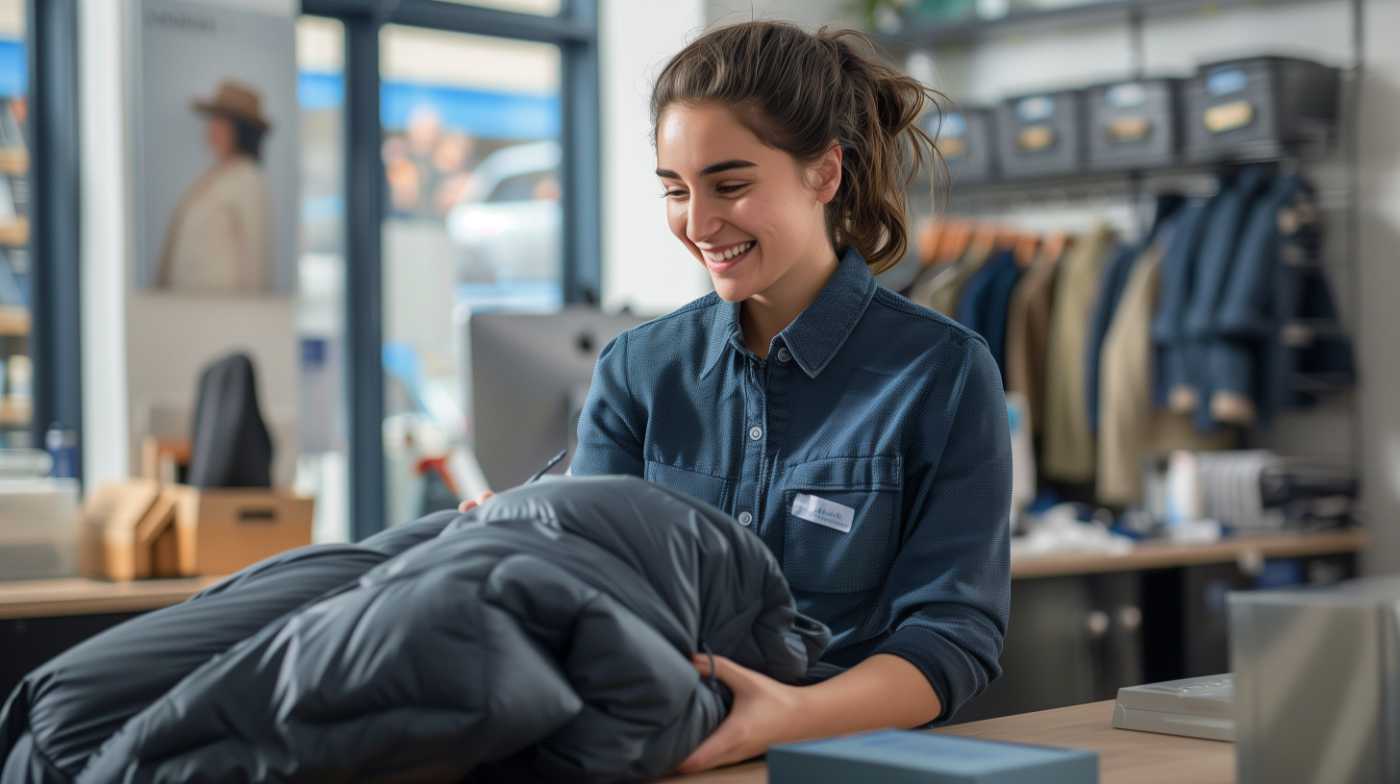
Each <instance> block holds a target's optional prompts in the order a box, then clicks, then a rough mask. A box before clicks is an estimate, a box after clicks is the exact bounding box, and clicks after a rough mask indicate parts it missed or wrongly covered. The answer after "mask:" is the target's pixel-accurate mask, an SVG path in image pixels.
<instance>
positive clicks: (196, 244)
mask: <svg viewBox="0 0 1400 784" xmlns="http://www.w3.org/2000/svg"><path fill="white" fill-rule="evenodd" d="M133 5H134V6H135V8H136V9H137V10H136V17H135V19H134V20H133V22H134V25H135V30H134V31H133V40H134V42H135V45H134V47H133V50H132V51H133V53H134V54H133V57H134V60H135V62H134V63H133V68H134V70H135V77H134V78H133V79H132V80H131V84H132V93H133V95H132V106H133V112H132V115H133V118H132V119H133V123H132V125H133V141H134V146H135V155H134V157H133V160H134V163H133V165H134V170H133V177H132V181H133V183H134V190H135V194H134V196H135V199H134V204H135V210H136V220H135V226H136V253H137V255H136V260H137V261H136V264H135V265H134V266H135V275H136V281H135V285H136V287H137V288H141V289H150V290H154V291H161V292H172V293H175V292H178V293H181V294H195V295H215V296H234V297H258V296H273V295H280V296H289V295H291V294H292V293H293V292H294V290H295V281H296V269H297V253H298V251H297V248H298V220H297V218H298V214H299V212H300V206H301V204H300V201H301V200H300V187H299V185H300V182H299V167H300V158H299V153H298V143H297V141H298V140H297V126H298V108H297V92H296V90H297V71H296V29H295V21H294V19H293V17H290V16H287V15H279V14H265V13H257V12H251V11H246V10H240V9H237V8H234V7H229V6H219V5H211V4H207V3H197V2H188V1H187V0H140V1H139V2H137V3H134V4H133Z"/></svg>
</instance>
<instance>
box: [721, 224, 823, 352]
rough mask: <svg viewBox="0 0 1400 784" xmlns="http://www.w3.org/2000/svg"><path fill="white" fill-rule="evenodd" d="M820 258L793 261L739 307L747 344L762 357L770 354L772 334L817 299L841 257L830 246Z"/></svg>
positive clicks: (785, 326)
mask: <svg viewBox="0 0 1400 784" xmlns="http://www.w3.org/2000/svg"><path fill="white" fill-rule="evenodd" d="M824 250H825V253H824V255H823V257H822V258H821V260H820V261H816V262H802V263H799V264H796V265H794V267H793V268H792V269H790V270H788V272H787V274H786V275H784V276H783V277H781V278H779V279H778V281H777V282H776V283H774V284H773V285H772V286H769V287H768V288H767V289H766V290H765V291H763V293H761V294H755V295H753V296H752V297H749V298H748V299H746V300H744V302H743V304H742V305H741V306H740V308H739V314H740V315H739V318H740V324H741V325H742V326H743V328H744V344H745V345H746V346H748V348H749V350H750V351H752V352H753V353H755V354H757V355H758V356H759V357H760V358H763V359H766V358H767V357H768V348H769V346H770V345H772V343H773V338H774V336H776V335H777V334H778V333H779V332H782V331H783V330H784V329H785V328H787V325H789V324H791V323H792V322H793V321H794V320H795V319H796V318H797V317H798V316H800V315H802V311H804V310H806V309H807V306H809V305H811V304H812V303H813V302H814V301H816V299H817V295H818V294H820V293H821V290H822V289H823V288H824V287H825V286H826V283H827V281H828V280H831V276H832V274H833V273H835V272H836V265H837V263H838V259H837V258H836V253H835V251H833V250H832V249H831V248H830V246H828V247H826V248H825V249H824Z"/></svg>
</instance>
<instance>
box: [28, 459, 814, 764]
mask: <svg viewBox="0 0 1400 784" xmlns="http://www.w3.org/2000/svg"><path fill="white" fill-rule="evenodd" d="M828 639H829V634H828V632H827V630H826V628H825V627H824V626H822V625H821V624H819V623H817V622H816V621H813V620H811V619H808V618H806V617H804V616H801V615H799V614H798V613H797V611H796V609H795V607H794V604H793V600H792V596H791V594H790V593H789V591H788V587H787V583H786V582H785V581H784V579H783V576H782V573H781V571H780V570H779V566H778V564H777V563H776V561H775V560H774V559H773V557H772V556H771V555H770V553H769V552H768V550H767V548H766V547H765V546H764V544H763V543H762V542H761V541H760V540H759V539H758V538H757V537H756V536H754V535H753V534H752V533H751V532H750V531H748V530H747V529H745V528H743V527H741V526H739V525H737V524H735V523H734V522H733V521H732V520H731V519H730V518H728V517H727V516H725V515H724V514H723V513H721V512H719V511H718V510H716V509H714V508H712V507H710V506H708V505H706V504H703V503H700V502H697V501H695V500H692V499H690V498H688V497H686V496H683V495H679V494H677V493H674V492H672V491H669V490H666V489H664V488H661V487H659V486H656V485H653V484H650V483H648V482H645V481H643V480H641V479H637V478H634V477H588V478H561V479H555V480H545V481H542V482H539V483H536V484H533V485H529V486H525V487H520V488H516V489H515V490H511V491H509V492H506V493H502V494H501V495H499V496H497V497H496V498H494V499H492V500H491V501H490V502H489V503H487V504H485V505H484V506H482V507H479V508H478V509H476V510H473V511H472V512H469V513H467V514H463V515H459V514H456V513H441V514H437V515H432V516H430V517H427V518H424V519H423V520H421V521H418V522H416V523H411V524H409V525H406V526H400V527H398V528H394V529H391V530H390V531H387V532H385V533H383V534H380V535H378V536H375V537H372V538H370V539H368V540H366V541H365V542H363V543H361V544H359V545H325V546H315V547H309V548H303V549H301V550H297V551H292V552H290V553H287V554H284V555H282V556H278V557H276V558H273V559H269V560H268V561H265V562H263V563H261V564H258V565H256V566H253V567H250V568H249V569H247V570H245V571H243V572H241V573H239V574H237V575H234V576H233V577H231V578H229V579H228V580H226V581H224V582H222V583H220V584H219V585H217V586H215V587H213V588H211V589H209V590H208V591H205V592H204V593H203V594H201V595H199V596H197V597H195V598H194V599H191V600H190V601H189V602H186V603H184V604H181V605H177V606H175V607H171V608H167V609H165V610H161V611H159V612H155V613H151V614H149V615H145V616H142V617H140V618H137V619H135V620H133V621H130V622H128V623H126V624H123V625H122V626H118V627H116V628H114V629H112V630H110V631H108V632H106V633H104V634H103V635H100V636H98V637H95V638H93V639H91V640H89V641H87V642H85V643H83V644H82V645H79V646H77V647H76V648H74V649H72V650H70V651H68V652H66V653H64V654H63V655H62V656H59V657H57V658H56V659H54V660H53V661H51V662H49V663H48V664H46V665H44V666H43V667H41V668H39V669H38V670H36V671H34V672H33V673H31V674H30V675H29V676H27V677H26V678H25V680H24V681H23V683H21V685H20V686H19V687H18V688H17V689H16V691H15V693H14V694H12V695H11V697H10V699H9V701H8V703H7V704H6V705H5V707H4V709H3V711H0V749H3V751H4V753H3V754H0V759H5V760H6V763H5V767H4V773H3V775H0V781H3V782H5V784H9V782H20V781H24V782H30V781H74V780H76V781H80V782H106V781H133V782H134V781H181V782H184V781H241V780H303V781H350V780H354V781H370V780H385V779H395V780H403V779H411V780H425V779H428V780H442V781H460V780H463V779H466V780H470V781H477V780H485V779H500V780H511V781H519V780H531V779H533V780H558V779H575V780H577V779H588V780H618V779H635V778H644V777H651V776H657V775H661V774H664V773H666V772H668V771H670V770H671V769H673V768H674V767H675V766H676V765H677V764H678V763H679V762H680V761H681V760H683V759H684V758H685V757H686V756H687V755H688V754H689V753H690V752H691V751H692V750H693V749H694V748H695V747H696V746H697V745H699V743H700V741H701V740H703V739H704V737H705V736H706V735H708V734H709V733H710V732H711V731H712V730H713V729H714V728H715V727H716V726H717V725H718V724H719V722H720V720H721V718H723V716H724V713H725V710H726V696H727V695H726V693H725V692H724V690H723V689H722V687H720V686H719V685H718V684H717V683H713V682H709V681H707V680H705V679H702V678H701V677H700V676H699V675H698V674H697V673H696V671H695V668H694V667H693V665H692V664H691V663H690V656H691V655H692V654H694V653H696V652H702V651H705V650H708V651H710V652H712V653H715V654H720V655H724V656H728V657H730V658H732V659H734V660H735V661H737V662H738V663H740V664H742V665H744V666H747V667H751V668H753V669H757V670H760V671H762V672H765V673H767V674H769V675H771V676H773V677H775V678H777V679H779V680H782V681H785V682H790V683H799V682H805V681H807V680H809V679H811V678H812V677H813V676H812V675H811V674H809V671H811V672H816V669H815V665H816V662H817V660H818V658H819V657H820V655H821V653H822V651H823V650H824V648H825V646H826V644H827V642H828Z"/></svg>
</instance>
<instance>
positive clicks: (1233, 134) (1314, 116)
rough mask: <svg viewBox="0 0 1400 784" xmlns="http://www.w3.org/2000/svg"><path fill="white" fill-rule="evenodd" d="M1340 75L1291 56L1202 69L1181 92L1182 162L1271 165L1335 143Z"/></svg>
mask: <svg viewBox="0 0 1400 784" xmlns="http://www.w3.org/2000/svg"><path fill="white" fill-rule="evenodd" d="M1340 94H1341V72H1340V71H1339V70H1337V69H1336V68H1333V67H1331V66H1327V65H1323V64H1321V63H1315V62H1313V61H1311V60H1300V59H1295V58H1291V57H1253V58H1246V59H1239V60H1227V61H1224V62H1219V63H1210V64H1207V65H1202V66H1201V67H1200V70H1199V71H1198V73H1197V74H1196V76H1195V77H1193V78H1192V79H1190V80H1188V81H1187V83H1186V87H1185V103H1186V118H1187V119H1186V148H1187V156H1188V157H1189V158H1190V159H1191V160H1192V161H1196V162H1211V161H1228V160H1253V159H1260V158H1277V157H1279V156H1281V155H1284V154H1286V153H1288V152H1289V150H1290V148H1296V147H1297V146H1299V145H1303V144H1316V143H1318V142H1322V143H1324V144H1325V143H1329V142H1330V141H1331V140H1332V139H1334V138H1335V133H1336V128H1337V110H1338V105H1339V103H1340Z"/></svg>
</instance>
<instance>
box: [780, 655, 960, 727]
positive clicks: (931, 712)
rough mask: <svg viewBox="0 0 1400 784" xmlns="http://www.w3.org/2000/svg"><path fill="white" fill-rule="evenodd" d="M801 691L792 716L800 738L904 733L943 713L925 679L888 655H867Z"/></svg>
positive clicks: (919, 673)
mask: <svg viewBox="0 0 1400 784" xmlns="http://www.w3.org/2000/svg"><path fill="white" fill-rule="evenodd" d="M801 692H802V700H801V702H802V704H801V710H800V711H798V712H797V713H798V715H796V716H795V717H794V723H795V724H796V725H797V727H795V728H794V729H795V730H798V731H799V732H800V735H801V738H800V739H808V738H825V737H830V736H833V735H844V734H849V733H852V732H861V731H864V730H874V729H883V728H888V727H897V728H900V729H907V728H910V727H917V726H919V725H922V724H927V723H928V722H930V721H933V720H934V719H936V718H938V714H940V713H942V711H943V705H942V703H941V702H940V701H939V699H938V694H937V693H935V692H934V690H933V687H932V686H930V685H929V682H928V678H926V677H924V674H923V673H922V672H920V671H919V669H918V668H917V667H915V666H914V665H913V664H910V663H909V662H907V661H905V660H904V659H901V658H900V657H898V656H892V655H889V654H876V655H874V656H871V657H870V658H868V659H866V660H865V661H863V662H861V663H860V664H858V665H856V666H855V667H852V668H851V669H849V670H847V671H845V672H843V673H841V674H840V675H838V676H836V677H834V678H832V679H830V680H827V681H823V682H821V683H818V684H815V685H812V686H807V687H805V688H803V689H801ZM797 739H799V738H794V740H797Z"/></svg>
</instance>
